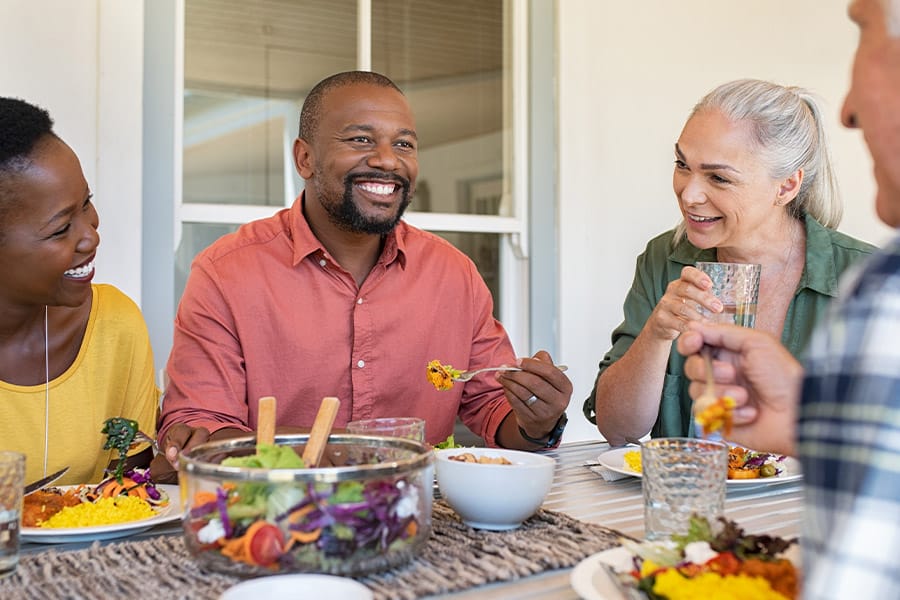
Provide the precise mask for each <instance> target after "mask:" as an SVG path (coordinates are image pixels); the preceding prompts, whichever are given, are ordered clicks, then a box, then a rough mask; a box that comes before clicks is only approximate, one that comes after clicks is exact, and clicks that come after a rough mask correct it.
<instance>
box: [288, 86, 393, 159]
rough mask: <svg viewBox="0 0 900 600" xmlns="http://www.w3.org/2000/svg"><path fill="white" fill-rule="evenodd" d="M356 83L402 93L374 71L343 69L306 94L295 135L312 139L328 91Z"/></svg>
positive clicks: (308, 140) (308, 139) (307, 139)
mask: <svg viewBox="0 0 900 600" xmlns="http://www.w3.org/2000/svg"><path fill="white" fill-rule="evenodd" d="M358 83H367V84H370V85H378V86H382V87H389V88H393V89H395V90H397V91H398V92H399V93H401V94H402V93H403V92H402V91H401V90H400V88H398V87H397V84H395V83H394V82H393V81H391V80H390V79H389V78H388V77H386V76H384V75H382V74H381V73H375V72H374V71H344V72H343V73H337V74H335V75H332V76H330V77H326V78H325V79H323V80H322V81H320V82H319V83H317V84H316V85H315V86H314V87H313V89H311V90H310V91H309V94H307V95H306V100H304V101H303V108H302V109H301V110H300V129H299V132H298V134H297V137H300V138H303V139H304V140H306V141H307V142H311V141H312V138H313V137H314V136H315V135H316V129H318V127H319V121H320V120H321V118H322V101H323V100H324V98H325V96H326V95H327V94H328V92H330V91H331V90H334V89H337V88H341V87H345V86H348V85H355V84H358Z"/></svg>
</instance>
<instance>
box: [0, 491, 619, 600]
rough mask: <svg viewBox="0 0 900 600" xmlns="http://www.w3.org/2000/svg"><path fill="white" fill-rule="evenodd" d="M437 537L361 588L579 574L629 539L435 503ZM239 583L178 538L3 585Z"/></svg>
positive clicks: (113, 550)
mask: <svg viewBox="0 0 900 600" xmlns="http://www.w3.org/2000/svg"><path fill="white" fill-rule="evenodd" d="M432 520H433V529H432V534H431V537H430V538H429V540H428V543H427V544H426V545H425V548H424V549H423V551H422V554H421V555H420V556H419V557H418V558H416V559H415V560H413V561H412V562H410V563H409V564H408V565H406V566H404V567H402V568H399V569H394V570H393V571H389V572H387V573H381V574H378V575H370V576H368V577H363V578H360V579H359V581H360V582H362V583H363V584H365V585H367V586H368V587H369V588H371V589H372V591H373V592H374V595H375V598H376V600H414V599H415V598H420V597H422V596H428V595H432V594H440V593H448V592H456V591H462V590H466V589H469V588H472V587H476V586H479V585H484V584H487V583H494V582H500V581H510V580H513V579H519V578H521V577H527V576H529V575H534V574H536V573H541V572H544V571H549V570H553V569H562V568H566V567H571V566H574V565H575V564H577V563H578V561H580V560H581V559H583V558H585V557H587V556H590V555H591V554H594V553H595V552H600V551H601V550H605V549H607V548H611V547H613V546H616V545H618V544H619V538H620V537H622V535H621V534H620V533H618V532H617V531H614V530H612V529H608V528H606V527H603V526H601V525H594V524H590V523H583V522H581V521H578V520H576V519H573V518H572V517H569V516H568V515H565V514H562V513H558V512H553V511H548V510H540V511H538V512H537V514H535V515H534V516H533V517H531V518H530V519H528V520H527V521H526V522H525V523H524V524H523V526H522V527H520V528H519V529H515V530H512V531H502V532H491V531H479V530H475V529H472V528H471V527H469V526H467V525H465V524H463V523H462V522H461V521H460V520H459V517H458V516H457V515H456V513H454V512H453V510H451V509H450V508H449V507H448V506H447V505H446V504H445V503H443V502H442V501H437V502H435V503H434V511H433V517H432ZM238 581H240V580H239V579H238V578H236V577H234V576H231V575H224V574H219V573H212V572H207V571H204V570H202V569H201V568H200V567H199V566H198V565H197V563H196V562H195V561H194V560H193V559H192V558H191V557H190V555H189V554H188V552H187V550H186V549H185V546H184V542H183V539H182V537H181V536H179V535H169V536H161V537H157V538H151V539H146V540H139V541H125V542H114V543H109V544H106V545H101V544H99V543H95V544H94V545H93V546H91V547H90V548H86V549H82V550H74V551H69V552H66V551H64V550H62V549H56V548H52V549H48V550H46V551H42V552H39V553H35V554H26V555H24V556H22V559H21V561H20V563H19V567H18V569H16V572H15V573H14V574H13V575H11V576H9V577H7V578H6V579H2V580H0V598H3V599H4V600H6V599H9V600H13V599H15V600H20V599H21V600H45V599H47V598H72V599H76V598H78V599H81V598H91V599H95V598H96V599H105V598H133V597H144V598H184V599H191V600H193V599H202V598H217V597H218V596H219V595H220V594H221V593H222V592H223V591H225V590H226V589H227V588H229V587H231V586H232V585H234V584H235V583H237V582H238Z"/></svg>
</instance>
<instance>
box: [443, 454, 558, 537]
mask: <svg viewBox="0 0 900 600" xmlns="http://www.w3.org/2000/svg"><path fill="white" fill-rule="evenodd" d="M467 452H468V453H470V454H474V455H475V457H476V458H477V457H479V456H491V457H498V456H502V457H504V458H506V459H507V460H508V461H509V462H511V463H512V464H511V465H491V464H481V463H465V462H459V461H455V460H450V457H451V456H457V455H460V454H464V453H467ZM436 455H437V457H436V458H437V460H436V461H435V474H436V475H437V480H438V488H439V489H440V491H441V496H442V497H443V498H444V500H446V501H447V504H449V505H450V506H451V507H452V508H453V510H455V511H456V513H457V514H458V515H459V516H460V517H461V518H462V520H463V522H465V523H466V524H467V525H470V526H472V527H475V528H477V529H491V530H495V531H502V530H505V529H515V528H516V527H518V526H519V525H521V524H522V521H524V520H525V519H527V518H528V517H530V516H531V515H533V514H534V513H535V512H536V511H537V509H538V508H540V506H541V504H542V503H543V502H544V498H545V497H546V496H547V492H549V491H550V486H551V484H552V483H553V471H554V468H555V467H556V461H555V460H554V459H552V458H551V457H549V456H544V455H541V454H534V453H531V452H522V451H519V450H499V449H496V448H450V449H445V450H438V451H436Z"/></svg>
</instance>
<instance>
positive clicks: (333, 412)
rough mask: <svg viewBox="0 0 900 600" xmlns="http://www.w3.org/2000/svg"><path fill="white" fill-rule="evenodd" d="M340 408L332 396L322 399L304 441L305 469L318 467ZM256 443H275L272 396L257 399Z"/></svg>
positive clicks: (339, 402)
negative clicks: (307, 437) (307, 436)
mask: <svg viewBox="0 0 900 600" xmlns="http://www.w3.org/2000/svg"><path fill="white" fill-rule="evenodd" d="M340 407H341V401H340V400H338V399H337V398H335V397H334V396H326V397H325V398H322V404H320V405H319V412H318V413H316V420H315V421H314V422H313V426H312V429H311V430H310V432H309V439H307V441H306V448H304V450H303V464H305V465H306V467H307V468H315V467H317V466H318V465H319V461H320V460H321V459H322V453H323V452H325V446H326V445H327V444H328V436H329V435H331V427H332V425H334V419H335V417H337V412H338V409H339V408H340ZM256 443H257V444H274V443H275V398H274V397H272V396H265V397H263V398H260V399H259V416H258V418H257V433H256Z"/></svg>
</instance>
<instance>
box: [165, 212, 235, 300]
mask: <svg viewBox="0 0 900 600" xmlns="http://www.w3.org/2000/svg"><path fill="white" fill-rule="evenodd" d="M238 227H239V225H218V224H211V223H182V225H181V242H180V243H179V244H178V248H177V249H176V250H175V290H174V291H175V305H176V306H178V302H179V301H180V300H181V294H183V293H184V286H185V284H186V283H187V277H188V273H190V272H191V262H193V260H194V257H195V256H197V254H198V253H199V252H200V251H201V250H203V249H204V248H206V247H207V246H209V245H210V244H212V243H213V242H214V241H216V240H217V239H219V238H220V237H222V236H223V235H225V234H226V233H231V232H233V231H237V228H238Z"/></svg>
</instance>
